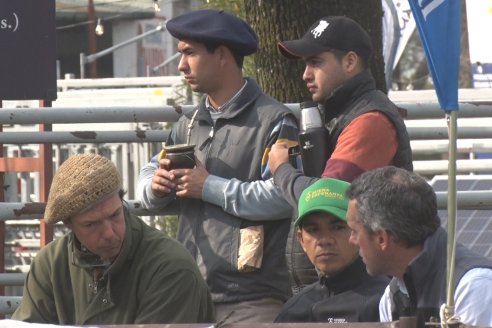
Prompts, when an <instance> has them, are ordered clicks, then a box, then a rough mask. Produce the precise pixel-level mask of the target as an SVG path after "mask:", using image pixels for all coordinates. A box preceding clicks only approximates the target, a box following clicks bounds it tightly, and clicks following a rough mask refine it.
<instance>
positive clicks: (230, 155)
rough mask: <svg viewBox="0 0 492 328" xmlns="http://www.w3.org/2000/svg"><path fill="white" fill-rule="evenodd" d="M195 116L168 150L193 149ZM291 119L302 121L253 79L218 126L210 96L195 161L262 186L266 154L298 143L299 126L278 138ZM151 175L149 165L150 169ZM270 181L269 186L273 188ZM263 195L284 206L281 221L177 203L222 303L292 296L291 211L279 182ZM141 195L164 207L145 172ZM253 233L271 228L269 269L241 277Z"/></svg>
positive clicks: (199, 120)
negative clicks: (243, 240) (243, 242)
mask: <svg viewBox="0 0 492 328" xmlns="http://www.w3.org/2000/svg"><path fill="white" fill-rule="evenodd" d="M190 116H191V114H190V115H189V116H183V117H182V118H181V119H180V120H179V121H178V122H177V123H176V124H175V126H174V127H173V131H172V133H171V135H170V138H169V140H168V144H172V143H174V144H177V143H185V142H186V134H187V131H188V124H189V123H190ZM289 116H292V119H291V120H292V121H294V120H295V119H294V118H293V114H292V113H291V112H290V111H289V109H288V108H287V107H285V106H283V105H282V104H280V103H279V102H277V101H276V100H274V99H273V98H271V97H269V96H267V95H265V94H263V93H262V92H261V90H260V88H259V87H258V85H257V84H256V82H255V81H254V80H252V79H248V83H247V85H246V87H245V89H244V90H243V91H242V92H241V93H240V94H239V96H238V97H237V98H235V99H234V100H233V102H232V103H231V104H230V105H229V106H227V108H226V109H225V110H224V112H223V113H222V115H221V116H220V117H219V118H218V119H217V121H216V122H215V123H214V121H213V120H212V118H211V116H210V112H209V111H208V109H207V108H206V105H205V97H204V98H203V99H202V101H201V102H200V104H199V108H198V114H197V116H196V121H195V122H194V125H193V129H192V134H191V143H192V144H195V145H196V149H195V156H196V158H197V159H198V160H199V161H200V162H201V163H203V164H204V165H205V167H206V168H207V171H208V172H209V173H210V174H211V175H212V176H215V177H220V178H221V179H227V180H240V181H243V182H245V183H251V184H254V183H256V182H258V181H261V180H262V167H263V168H264V167H265V165H266V161H265V154H266V151H268V149H269V147H270V146H271V145H272V144H273V143H275V142H276V140H277V139H288V140H296V139H297V129H296V127H295V126H288V127H286V126H284V127H283V128H281V129H279V130H278V131H276V127H278V126H279V123H280V122H282V121H283V120H284V119H285V118H286V117H289ZM272 131H274V133H272ZM275 131H276V132H275ZM151 166H152V165H151ZM149 169H151V168H150V167H149V166H147V168H144V170H149ZM263 182H264V183H265V184H266V181H263ZM245 190H247V189H243V191H245ZM263 190H267V194H268V195H269V196H268V197H264V198H263V200H266V202H265V203H264V206H265V208H268V207H269V206H270V205H269V204H268V202H270V200H271V202H272V203H274V204H282V205H281V206H280V205H279V206H277V207H275V208H276V212H277V215H272V216H271V217H270V218H269V219H268V218H265V217H261V218H254V217H248V219H245V218H242V217H238V216H235V215H232V214H230V212H227V211H225V210H224V208H223V207H221V206H217V204H213V203H211V202H208V201H205V200H206V198H207V195H205V194H204V195H203V199H204V200H197V199H189V198H176V203H177V205H178V206H179V226H178V235H177V238H178V240H179V241H181V242H182V243H183V244H184V245H185V247H186V248H187V249H188V250H189V251H190V252H191V254H192V255H193V257H194V258H195V259H196V261H197V263H198V266H199V268H200V270H201V272H202V274H203V276H204V278H205V280H206V281H207V283H208V285H209V288H210V290H211V293H212V299H213V300H214V302H234V301H243V300H253V299H258V298H263V297H273V298H277V299H280V300H286V299H287V297H288V296H289V294H290V288H289V283H288V277H287V267H286V263H285V256H284V254H285V244H286V238H287V234H288V231H289V225H290V217H289V213H290V208H289V206H288V204H287V203H286V202H285V200H283V199H282V196H281V194H280V192H279V191H278V190H277V188H276V187H275V186H274V185H273V184H272V183H271V182H270V184H269V187H268V188H266V189H263ZM138 191H139V194H140V197H141V198H142V201H143V204H144V206H146V207H150V208H156V207H157V206H154V204H156V203H157V202H156V201H155V200H152V199H151V198H152V197H151V196H149V194H150V193H151V191H150V180H149V176H148V172H147V173H145V172H142V174H141V178H140V181H139V186H138ZM216 192H220V190H217V191H216ZM204 193H205V190H204ZM167 198H168V199H167V200H163V199H162V200H161V202H160V203H162V204H165V203H166V202H170V201H171V198H172V197H167ZM253 198H254V199H253ZM257 201H258V200H257V197H256V195H252V202H253V203H254V204H255V205H254V206H256V207H258V208H259V209H260V210H261V207H262V204H261V203H257ZM271 210H272V208H269V211H271ZM279 213H282V215H283V217H282V218H279V217H278V214H279ZM251 226H255V227H256V226H262V227H263V229H264V238H263V242H264V244H263V259H262V264H261V268H260V269H259V270H256V271H253V272H239V271H238V265H237V260H238V252H239V246H240V235H241V230H242V229H244V228H248V227H251Z"/></svg>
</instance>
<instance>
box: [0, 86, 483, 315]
mask: <svg viewBox="0 0 492 328" xmlns="http://www.w3.org/2000/svg"><path fill="white" fill-rule="evenodd" d="M173 78H175V77H173ZM153 79H156V80H157V78H146V79H145V81H144V79H139V80H138V82H137V81H133V82H131V79H124V80H122V81H125V82H124V83H125V85H127V86H128V85H132V86H135V85H154V83H155V84H156V85H159V83H162V81H161V82H159V83H158V82H153ZM102 80H104V79H102ZM102 80H97V82H96V80H94V83H96V84H97V85H98V87H112V86H115V85H117V83H116V81H115V80H114V79H108V80H111V81H107V82H104V81H102ZM176 80H177V79H175V82H177V81H176ZM62 81H63V82H64V84H59V86H60V87H61V88H62V90H67V89H70V88H85V87H87V84H88V82H87V81H85V82H81V80H62ZM122 83H123V82H122ZM133 83H134V84H133ZM139 83H141V84H139ZM122 90H123V91H122V92H124V89H122ZM461 92H462V93H464V94H465V95H466V96H465V97H463V98H464V100H463V101H462V102H460V112H459V113H460V119H459V120H458V122H459V123H460V120H461V122H463V123H466V120H473V119H477V118H478V119H480V121H481V122H483V123H484V124H482V125H478V126H477V125H473V126H471V127H470V126H466V124H464V126H463V127H460V128H459V130H458V137H459V138H460V140H458V149H459V151H460V152H462V153H475V152H491V153H492V128H491V126H492V124H491V122H492V120H490V119H491V118H492V100H491V99H492V90H487V91H482V90H481V91H477V92H475V91H461ZM412 94H413V96H411V95H410V94H408V93H407V94H403V93H392V95H391V94H390V97H392V99H393V100H394V101H395V103H396V104H397V105H398V106H399V107H401V108H403V109H404V112H405V113H406V121H405V123H406V124H407V129H408V132H409V135H410V138H411V140H412V141H411V142H412V148H413V152H414V155H424V154H445V153H446V152H447V138H448V136H447V130H446V128H445V122H444V113H443V112H442V111H441V110H440V109H439V107H438V103H437V100H436V99H435V96H433V95H432V94H430V93H429V92H413V93H412ZM423 95H425V96H423ZM393 97H394V98H393ZM467 97H468V98H467ZM460 99H462V97H460ZM287 105H288V107H289V108H290V109H291V110H293V112H294V113H295V114H296V115H298V112H299V110H298V104H287ZM192 109H193V106H182V107H173V106H159V107H156V106H141V107H125V106H114V107H100V108H98V107H90V108H61V107H60V108H3V109H0V124H3V125H9V126H16V125H19V126H24V125H31V124H43V123H46V124H54V125H57V124H58V125H65V124H81V123H117V122H121V123H145V122H175V121H176V120H177V119H178V118H179V117H180V115H181V114H182V112H186V111H190V110H192ZM439 119H440V120H439ZM424 123H425V124H424ZM166 137H167V131H166V130H163V129H159V130H124V131H111V132H109V131H96V130H94V131H79V132H77V131H50V132H38V131H36V132H32V131H24V130H23V131H20V132H17V131H13V132H2V133H0V144H9V145H12V146H11V147H18V146H22V145H24V144H41V143H52V144H55V145H63V144H103V143H123V144H128V143H138V144H141V143H153V142H162V141H163V140H165V139H166ZM127 149H128V148H127ZM147 155H148V154H147ZM123 157H124V156H123ZM149 159H150V156H148V158H144V159H140V162H144V163H145V162H147V161H148V160H149ZM120 166H121V165H120ZM123 166H124V167H126V166H125V165H123ZM414 166H415V171H416V172H419V173H422V174H427V175H430V174H439V173H446V172H447V166H448V163H447V161H446V160H444V159H440V160H418V161H415V162H414ZM55 168H56V166H55ZM457 169H458V172H462V173H470V172H488V171H492V160H489V159H473V158H472V159H467V160H458V163H457ZM138 170H139V167H138V165H137V166H135V167H134V171H138ZM129 171H130V170H129V169H125V170H122V173H123V174H125V175H129ZM134 184H135V182H132V183H128V186H132V185H134ZM437 199H438V206H439V208H441V209H445V208H446V206H447V204H446V203H447V195H446V193H444V192H438V193H437ZM457 203H458V204H457V205H458V208H460V209H476V208H480V209H492V191H467V192H458V198H457ZM128 205H129V208H130V211H131V212H132V213H134V214H136V215H139V216H153V215H168V214H174V213H175V209H174V208H169V209H166V210H163V211H161V212H149V211H146V210H144V209H143V208H142V207H141V205H140V203H139V202H138V201H136V200H128ZM44 206H45V205H44V204H42V203H33V202H28V201H27V202H10V203H3V204H2V206H0V221H7V220H33V219H36V220H37V219H40V218H41V216H42V214H43V212H44ZM24 277H25V276H24V275H23V274H15V273H14V274H12V273H10V274H0V285H6V286H12V285H22V284H23V282H24ZM20 298H21V297H16V296H1V297H0V313H11V312H13V310H14V309H15V307H16V306H17V305H18V304H19V303H18V302H20Z"/></svg>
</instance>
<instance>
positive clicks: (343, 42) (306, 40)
mask: <svg viewBox="0 0 492 328" xmlns="http://www.w3.org/2000/svg"><path fill="white" fill-rule="evenodd" d="M277 47H278V49H279V51H280V53H281V54H282V55H284V57H287V58H291V59H299V58H301V57H309V56H313V55H317V54H320V53H322V52H324V51H328V50H330V49H337V50H343V51H347V52H348V51H355V52H356V53H357V54H358V55H359V56H362V57H365V58H366V59H367V58H368V57H369V56H371V54H372V44H371V38H370V37H369V34H368V33H367V32H366V31H365V30H364V29H363V28H362V27H361V26H360V25H359V24H358V23H357V22H356V21H354V20H352V19H350V18H348V17H345V16H328V17H324V18H321V19H320V20H318V21H316V22H315V23H314V24H313V25H312V26H311V27H310V28H309V29H308V30H307V32H306V34H304V36H303V37H302V38H301V39H298V40H290V41H282V42H279V43H278V44H277Z"/></svg>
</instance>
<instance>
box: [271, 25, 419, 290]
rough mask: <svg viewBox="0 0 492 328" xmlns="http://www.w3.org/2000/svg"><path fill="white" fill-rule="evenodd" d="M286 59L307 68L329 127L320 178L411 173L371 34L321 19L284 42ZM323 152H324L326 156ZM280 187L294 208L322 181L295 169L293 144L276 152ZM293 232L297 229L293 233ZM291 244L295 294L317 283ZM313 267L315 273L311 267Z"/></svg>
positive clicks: (406, 144) (273, 163)
mask: <svg viewBox="0 0 492 328" xmlns="http://www.w3.org/2000/svg"><path fill="white" fill-rule="evenodd" d="M278 49H279V51H280V53H281V54H282V55H283V56H285V57H287V58H290V59H302V60H304V61H305V63H306V68H305V70H304V74H303V80H304V81H306V85H307V88H308V89H309V92H310V93H311V94H312V100H313V101H315V102H317V103H318V104H319V108H320V111H321V112H322V117H323V120H324V124H325V128H326V129H327V135H328V138H327V142H326V143H327V148H328V149H327V153H328V160H327V161H326V163H321V164H322V165H324V167H325V169H324V172H323V173H322V177H328V178H336V179H340V180H344V181H348V182H351V181H352V180H353V179H355V178H356V177H357V176H359V175H360V174H361V173H363V172H365V171H369V170H372V169H375V168H378V167H382V166H386V165H394V166H398V167H402V168H405V169H408V170H412V169H413V166H412V152H411V148H410V140H409V137H408V134H407V131H406V128H405V124H404V123H403V120H402V119H401V117H400V115H399V113H398V110H397V107H396V106H395V105H394V104H393V103H392V102H391V101H390V100H389V99H388V97H387V96H386V95H385V94H384V93H382V92H381V91H379V90H376V87H375V81H374V78H373V77H372V75H371V72H370V70H369V69H368V64H369V62H370V60H371V56H372V51H373V47H372V44H371V38H370V37H369V35H368V33H367V32H366V31H365V30H364V29H363V28H362V27H361V26H360V25H359V24H358V23H356V22H355V21H354V20H352V19H350V18H348V17H345V16H328V17H323V18H321V19H319V20H317V21H316V22H315V23H314V24H313V25H312V26H311V27H309V29H308V30H307V32H306V33H305V34H304V36H303V37H302V38H301V39H298V40H290V41H282V42H279V43H278ZM320 153H321V150H320ZM269 159H270V169H271V170H272V172H273V173H274V182H275V184H276V185H278V186H279V187H280V189H281V190H282V193H283V194H284V196H285V198H286V199H287V200H288V201H289V203H290V204H291V205H292V206H295V205H296V204H297V202H298V200H299V196H300V194H301V193H302V191H303V190H304V189H306V188H307V187H308V186H309V185H311V184H312V183H313V182H314V181H315V180H317V179H318V178H319V177H308V176H305V175H303V174H302V173H301V172H300V171H296V169H295V168H294V167H292V165H290V163H289V160H288V145H286V144H276V145H274V146H273V147H272V150H271V152H270V157H269ZM293 233H294V227H293V226H292V227H291V234H293ZM290 240H292V242H293V243H294V245H288V246H287V249H288V252H292V253H293V254H290V253H289V254H288V256H287V257H288V258H295V260H292V261H291V263H293V264H292V265H291V267H290V268H289V269H290V270H289V271H290V274H291V275H292V279H291V281H296V282H299V284H297V285H295V286H293V289H294V290H296V289H297V288H302V287H303V286H304V285H306V284H308V283H311V282H313V281H315V280H316V279H317V275H316V273H315V271H314V270H313V269H312V266H311V264H310V262H309V261H308V260H307V258H306V257H305V256H304V254H303V252H302V250H301V248H300V247H299V245H298V244H297V241H296V240H295V238H291V239H290ZM310 268H311V269H310Z"/></svg>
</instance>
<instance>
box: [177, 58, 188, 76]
mask: <svg viewBox="0 0 492 328" xmlns="http://www.w3.org/2000/svg"><path fill="white" fill-rule="evenodd" d="M187 69H188V64H187V63H186V59H185V57H184V56H183V55H181V58H180V59H179V64H178V70H179V71H180V72H184V71H186V70H187Z"/></svg>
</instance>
